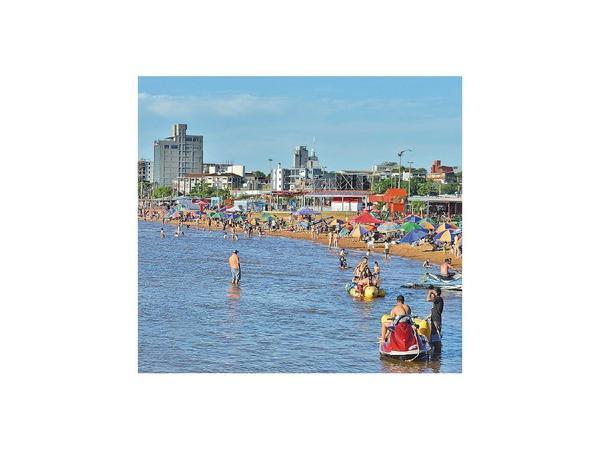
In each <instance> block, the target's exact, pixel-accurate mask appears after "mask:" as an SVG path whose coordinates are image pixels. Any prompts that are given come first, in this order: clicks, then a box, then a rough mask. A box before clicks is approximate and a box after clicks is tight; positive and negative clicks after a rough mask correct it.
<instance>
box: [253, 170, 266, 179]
mask: <svg viewBox="0 0 600 450" xmlns="http://www.w3.org/2000/svg"><path fill="white" fill-rule="evenodd" d="M254 176H255V177H256V178H267V175H265V173H264V172H261V171H260V170H255V171H254Z"/></svg>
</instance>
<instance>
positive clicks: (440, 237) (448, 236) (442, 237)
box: [434, 230, 454, 242]
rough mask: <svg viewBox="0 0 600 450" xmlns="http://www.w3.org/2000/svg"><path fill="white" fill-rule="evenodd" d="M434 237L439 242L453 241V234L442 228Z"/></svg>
mask: <svg viewBox="0 0 600 450" xmlns="http://www.w3.org/2000/svg"><path fill="white" fill-rule="evenodd" d="M434 239H435V240H436V241H440V242H453V241H454V236H453V235H452V233H451V232H450V230H444V231H442V232H440V233H438V234H436V235H435V237H434Z"/></svg>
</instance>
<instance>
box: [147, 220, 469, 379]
mask: <svg viewBox="0 0 600 450" xmlns="http://www.w3.org/2000/svg"><path fill="white" fill-rule="evenodd" d="M161 226H162V225H161V224H158V223H153V222H139V235H138V247H139V252H138V261H139V267H138V273H139V299H138V300H139V301H138V370H139V371H140V372H293V373H298V372H301V373H306V372H336V373H347V372H375V373H380V372H422V373H438V372H461V369H462V294H461V293H460V292H454V293H451V292H445V293H443V297H444V302H445V304H444V314H443V323H444V337H443V348H442V353H441V355H440V356H439V358H436V359H435V360H431V361H425V362H410V363H409V362H395V361H388V360H384V359H380V357H379V353H378V344H377V339H378V337H379V332H380V317H381V315H382V314H385V313H388V312H389V310H390V309H391V308H392V307H393V306H394V304H395V298H396V296H397V295H398V294H403V295H404V296H405V298H406V303H408V304H409V305H410V306H411V308H412V311H413V314H418V315H420V316H422V317H423V316H426V315H427V314H429V311H430V309H431V304H430V303H427V302H426V301H425V291H422V290H411V289H402V288H400V286H401V285H403V284H405V283H409V282H413V281H416V280H417V279H419V278H420V277H421V274H422V273H423V269H422V267H421V262H419V261H413V260H409V259H403V258H400V257H392V258H391V260H390V261H384V260H383V258H382V255H380V254H375V255H372V257H371V258H370V265H371V266H372V262H373V260H376V261H378V262H379V264H380V266H381V271H382V279H383V281H382V287H383V288H384V289H385V291H386V296H385V298H379V299H376V300H375V301H373V302H371V303H364V302H361V301H358V300H354V299H353V298H351V297H349V296H348V294H346V291H345V289H344V285H345V284H346V282H348V281H349V278H351V270H346V271H342V270H340V269H339V268H338V257H337V252H334V251H333V250H328V249H327V247H325V246H323V245H321V244H316V243H312V242H309V241H305V240H300V239H286V238H280V237H258V236H255V237H252V238H246V237H245V236H243V235H240V239H239V240H238V241H236V242H233V241H231V240H230V239H223V233H221V232H219V231H204V230H198V229H193V228H190V229H186V228H184V232H185V235H184V236H182V237H180V238H176V237H174V236H173V234H174V232H175V226H173V225H164V228H165V231H166V234H167V237H166V238H165V239H160V237H159V235H160V231H159V230H160V227H161ZM234 248H236V249H238V250H239V255H240V260H241V263H242V281H241V283H240V286H239V287H235V286H233V285H231V284H230V272H229V267H228V265H227V258H228V257H229V255H230V254H231V251H232V250H233V249H234ZM362 256H363V253H362V252H360V253H359V252H352V251H351V252H349V257H348V263H349V265H350V266H351V267H353V266H354V265H355V264H356V263H357V262H358V260H359V258H360V257H362Z"/></svg>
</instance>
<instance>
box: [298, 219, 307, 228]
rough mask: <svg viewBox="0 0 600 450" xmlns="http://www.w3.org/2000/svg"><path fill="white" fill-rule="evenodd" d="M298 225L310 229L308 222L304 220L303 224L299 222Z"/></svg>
mask: <svg viewBox="0 0 600 450" xmlns="http://www.w3.org/2000/svg"><path fill="white" fill-rule="evenodd" d="M298 225H300V226H301V227H302V228H304V229H308V226H309V225H308V222H307V221H306V220H303V221H301V222H298Z"/></svg>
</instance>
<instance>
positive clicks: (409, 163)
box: [408, 161, 413, 197]
mask: <svg viewBox="0 0 600 450" xmlns="http://www.w3.org/2000/svg"><path fill="white" fill-rule="evenodd" d="M412 164H413V162H412V161H409V162H408V196H409V197H410V180H411V178H412Z"/></svg>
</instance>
